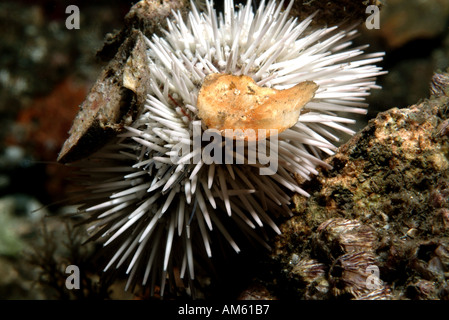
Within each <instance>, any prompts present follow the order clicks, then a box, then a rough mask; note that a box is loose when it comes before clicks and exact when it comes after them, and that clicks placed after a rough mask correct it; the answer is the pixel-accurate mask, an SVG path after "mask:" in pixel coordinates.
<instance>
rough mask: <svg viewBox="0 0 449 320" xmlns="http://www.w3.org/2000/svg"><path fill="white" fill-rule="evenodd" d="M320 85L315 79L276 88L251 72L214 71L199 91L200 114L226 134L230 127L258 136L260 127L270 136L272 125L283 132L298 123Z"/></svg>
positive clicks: (249, 136)
mask: <svg viewBox="0 0 449 320" xmlns="http://www.w3.org/2000/svg"><path fill="white" fill-rule="evenodd" d="M317 89H318V85H317V84H315V83H314V82H313V81H304V82H301V83H299V84H297V85H295V86H294V87H292V88H289V89H285V90H276V89H271V88H265V87H259V86H258V85H257V84H256V83H255V81H254V80H253V79H252V78H251V77H248V76H233V75H229V74H220V73H213V74H210V75H208V76H207V77H206V78H205V79H204V82H203V85H202V86H201V89H200V92H199V94H198V102H197V108H198V116H199V117H200V118H201V119H202V121H203V122H204V124H205V125H206V126H207V128H209V129H217V130H219V131H220V132H221V133H222V134H224V130H226V129H232V130H236V129H241V130H243V131H244V137H243V139H245V140H257V139H258V136H257V134H258V129H265V130H267V131H266V137H268V136H269V134H270V132H269V130H270V129H275V130H278V133H280V132H282V131H284V130H286V129H288V128H290V127H292V126H293V125H295V124H296V122H297V121H298V118H299V114H300V112H301V109H302V108H303V107H304V106H305V105H306V103H308V102H309V101H310V100H312V99H313V97H314V95H315V91H316V90H317ZM247 129H253V130H248V131H247V132H245V130H247Z"/></svg>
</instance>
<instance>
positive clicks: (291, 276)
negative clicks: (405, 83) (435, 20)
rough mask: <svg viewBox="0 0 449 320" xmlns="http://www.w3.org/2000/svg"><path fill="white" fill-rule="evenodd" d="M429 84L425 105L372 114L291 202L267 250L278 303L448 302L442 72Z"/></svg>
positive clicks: (447, 103) (447, 147)
mask: <svg viewBox="0 0 449 320" xmlns="http://www.w3.org/2000/svg"><path fill="white" fill-rule="evenodd" d="M434 79H435V81H436V82H437V83H438V85H435V84H434V85H433V86H432V87H433V91H432V92H433V95H432V97H431V98H430V99H426V100H424V101H423V102H421V103H418V104H416V105H412V106H410V107H409V108H405V109H397V108H393V109H391V110H389V111H386V112H383V113H380V114H379V115H378V116H377V117H376V118H375V119H373V120H371V121H370V122H369V124H368V126H367V127H366V128H364V129H363V130H362V131H360V132H359V133H358V134H357V135H355V136H354V137H353V138H352V139H351V140H350V141H348V142H347V143H346V144H344V145H343V146H341V147H340V149H339V151H338V153H337V154H336V155H334V156H332V157H331V158H329V159H327V160H326V162H327V163H329V164H330V165H332V166H333V169H321V170H320V174H318V175H317V176H316V177H315V178H314V179H312V180H311V181H309V182H307V183H305V184H304V185H303V187H304V189H305V190H306V191H307V192H309V193H310V194H311V197H310V198H308V199H307V198H304V197H302V196H299V195H297V196H295V197H294V201H295V206H296V208H295V211H296V216H295V217H294V218H292V219H291V220H289V221H287V222H286V223H284V224H283V225H282V228H281V230H282V231H283V234H282V235H281V236H279V237H278V239H277V240H276V242H275V249H274V250H273V261H274V264H275V265H276V267H277V268H278V271H279V276H280V279H282V280H281V282H280V283H279V279H278V282H277V283H279V285H278V286H274V292H275V295H277V296H278V297H279V298H282V297H289V298H292V297H297V298H303V299H330V298H336V297H337V298H345V299H366V298H367V299H449V284H448V279H449V159H448V154H449V137H448V135H447V121H446V119H447V116H448V114H449V96H448V95H447V92H448V87H447V82H445V81H444V79H447V74H444V75H436V76H435V77H434ZM442 79H443V80H442ZM444 83H446V86H444Z"/></svg>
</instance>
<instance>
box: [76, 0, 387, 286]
mask: <svg viewBox="0 0 449 320" xmlns="http://www.w3.org/2000/svg"><path fill="white" fill-rule="evenodd" d="M250 2H251V1H248V4H247V5H245V6H243V5H240V6H238V7H236V8H235V6H234V3H233V1H232V0H226V1H225V2H224V12H223V13H222V14H219V15H218V14H217V13H216V12H215V10H214V8H213V5H212V4H211V3H210V2H206V11H205V12H201V13H200V12H199V11H198V9H197V8H196V7H195V5H194V4H192V8H191V12H190V13H189V14H188V16H187V17H186V18H185V19H183V18H182V16H181V14H180V13H173V17H174V18H173V20H170V21H169V22H168V30H166V31H165V32H164V37H159V36H156V35H154V36H153V37H152V38H151V39H146V40H147V41H146V42H147V45H148V63H149V65H148V67H149V72H150V77H151V90H150V92H148V99H147V104H146V105H145V108H144V110H143V111H142V112H141V113H140V114H139V116H138V117H137V119H136V120H135V121H134V122H133V123H132V125H131V126H129V127H126V128H125V130H124V132H123V133H122V134H120V135H119V136H118V137H116V138H115V139H114V140H113V141H111V142H110V143H109V144H108V145H107V146H105V147H104V148H103V149H102V150H100V151H98V152H97V153H96V154H94V155H92V156H91V157H89V158H88V159H85V160H83V161H81V162H80V164H79V165H80V167H81V170H80V178H82V179H83V180H82V181H84V182H83V184H84V185H85V189H86V190H87V191H89V193H86V196H85V199H84V200H85V201H84V203H83V204H82V205H81V206H80V207H79V210H80V212H81V213H82V214H84V215H86V216H88V217H89V218H88V221H89V223H90V224H91V225H90V228H89V230H90V232H92V238H93V239H97V238H100V237H101V238H103V239H104V241H105V242H104V245H105V246H108V247H112V248H113V250H111V251H113V254H112V256H111V259H110V261H109V263H108V265H107V266H106V267H105V270H108V269H110V268H119V267H120V266H124V267H125V268H126V272H127V273H129V274H130V275H129V284H131V283H133V282H134V281H140V282H141V283H142V284H143V285H146V284H149V285H150V286H151V288H154V286H155V285H158V286H160V288H161V292H162V294H163V291H164V286H165V282H166V279H170V280H173V278H174V275H173V272H175V271H176V272H179V277H180V278H184V279H187V280H188V279H193V278H194V276H195V268H194V266H195V264H196V262H197V261H198V257H207V256H208V257H211V256H212V254H213V250H212V248H213V246H214V241H216V239H218V238H222V239H225V242H226V243H227V244H229V245H230V247H232V248H233V249H234V250H235V251H236V252H239V251H240V248H239V244H238V243H237V241H235V237H234V235H233V234H234V233H237V232H240V234H241V235H244V236H245V237H247V238H248V239H249V240H251V241H252V240H255V242H258V243H260V244H262V245H265V246H267V244H266V242H265V239H264V236H263V235H264V234H265V233H263V232H259V231H260V230H261V229H263V228H264V227H265V226H268V228H269V229H272V230H274V231H275V232H277V233H279V232H280V231H279V229H278V227H277V226H276V224H275V222H274V221H273V219H274V218H273V217H275V216H288V215H289V214H290V210H289V207H288V205H289V203H290V198H291V194H292V193H294V192H298V193H300V194H302V195H305V196H307V195H308V194H307V193H306V192H305V191H304V190H302V189H301V188H300V186H299V185H298V182H297V179H296V176H300V177H302V178H304V179H309V176H310V175H311V174H316V173H317V171H316V170H315V168H316V167H317V166H319V165H322V166H328V165H327V164H326V163H325V162H324V161H322V160H321V159H322V158H323V157H324V156H326V155H331V154H332V153H333V150H335V147H334V145H333V143H334V142H335V141H338V135H339V134H340V133H346V134H353V131H352V130H351V129H349V128H348V127H347V126H348V125H349V124H352V123H354V122H355V121H354V120H353V119H351V118H348V117H346V116H344V115H346V114H351V113H362V114H363V113H365V112H366V104H365V103H364V98H365V96H367V95H368V94H369V90H370V89H372V88H376V85H375V77H376V76H378V75H380V74H382V71H381V70H380V68H378V67H376V66H374V65H373V63H375V62H377V61H380V60H381V59H382V54H381V53H377V54H364V53H363V49H364V48H354V49H348V47H349V46H350V44H351V42H350V40H351V39H352V38H353V37H354V36H355V34H356V31H355V30H353V29H352V28H349V29H342V30H339V29H338V28H337V27H323V28H318V29H312V28H310V27H309V24H310V23H311V21H312V18H313V17H309V18H307V19H305V20H304V21H297V19H295V18H292V17H289V10H290V8H291V6H292V4H293V1H292V2H291V3H290V5H288V6H287V7H284V6H283V5H282V4H279V3H277V2H276V1H273V0H271V1H269V2H268V3H264V2H262V4H260V6H259V7H258V8H257V10H256V11H253V8H252V7H251V5H250ZM211 74H227V75H232V76H235V77H242V76H245V77H249V78H251V79H252V80H251V79H250V80H251V81H253V82H254V83H255V84H256V85H257V86H258V87H262V88H271V89H273V90H286V89H290V88H292V87H294V86H296V85H298V84H299V83H302V82H306V83H307V84H309V85H310V86H312V84H313V88H312V89H310V90H312V91H310V92H309V93H310V99H308V100H307V101H306V102H307V103H305V105H304V106H302V105H301V109H299V108H297V109H296V110H298V113H299V118H296V117H297V116H294V119H293V121H291V120H292V119H288V120H290V122H291V124H289V125H288V126H287V127H285V128H284V129H283V131H282V132H278V133H276V132H275V133H274V134H273V133H271V134H266V135H265V138H266V139H263V137H261V136H260V135H259V136H257V139H256V140H257V141H254V142H253V141H250V140H251V139H239V137H238V136H235V135H234V136H232V137H231V138H230V139H229V138H228V137H227V136H226V135H224V134H223V132H224V131H226V130H214V128H208V127H207V125H206V124H205V121H204V119H201V117H200V116H199V111H198V96H199V92H200V91H201V88H202V85H203V82H204V80H205V78H206V77H207V76H208V75H211ZM245 79H246V78H245ZM231 84H232V81H231ZM251 90H252V89H251ZM301 90H302V89H301ZM304 90H305V89H304ZM234 91H235V94H236V95H237V94H239V92H240V91H239V90H237V89H235V90H234ZM280 92H282V91H280ZM286 92H287V91H286ZM212 93H213V92H212ZM232 94H233V93H232ZM233 107H234V108H235V107H236V106H233ZM274 109H276V107H274ZM250 111H251V110H250ZM251 112H252V111H251ZM273 112H276V110H274V111H273ZM248 114H249V113H248ZM231 115H232V114H231ZM209 116H210V114H209ZM213 116H214V114H212V118H213ZM220 116H221V114H220V113H217V117H220ZM241 118H246V115H244V116H241ZM292 124H293V125H292ZM221 129H223V128H221ZM229 129H234V128H229ZM262 129H263V128H262ZM240 147H241V149H239V148H240ZM256 149H257V151H256ZM264 170H265V171H264ZM212 231H213V232H212ZM187 282H188V281H187Z"/></svg>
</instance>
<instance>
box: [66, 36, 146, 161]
mask: <svg viewBox="0 0 449 320" xmlns="http://www.w3.org/2000/svg"><path fill="white" fill-rule="evenodd" d="M145 48H146V47H145V40H144V38H143V35H142V34H141V32H140V31H134V32H133V34H132V36H130V37H129V38H128V39H127V40H126V41H125V42H124V43H123V44H122V45H121V47H120V49H119V50H118V52H117V54H116V56H115V57H114V59H113V60H111V62H110V63H109V64H108V65H107V66H106V68H105V69H104V70H103V72H102V74H101V75H100V77H99V78H98V80H97V82H96V83H95V85H94V86H93V87H92V89H91V90H90V92H89V94H88V95H87V97H86V100H85V101H84V102H83V103H82V104H81V106H80V108H81V109H80V111H79V113H78V115H77V116H76V118H75V120H74V122H73V125H72V128H71V129H70V131H69V135H70V136H69V138H68V139H67V140H66V142H65V143H64V145H63V147H62V149H61V152H60V153H59V156H58V161H59V162H62V163H67V162H72V161H76V160H79V159H81V158H83V157H86V156H89V155H90V154H91V153H93V152H94V151H96V150H98V149H99V148H100V147H102V146H103V145H104V144H105V143H107V142H108V141H109V139H110V138H112V137H114V136H116V135H117V133H119V132H120V131H121V130H122V128H123V126H124V125H127V124H130V123H131V122H132V120H133V119H134V117H135V116H136V114H137V113H139V111H140V110H141V108H142V106H143V104H144V101H145V100H144V99H145V92H147V90H148V86H149V81H148V71H147V70H146V68H145V66H146V65H147V63H145V61H146V52H145ZM137 84H138V85H137Z"/></svg>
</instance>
